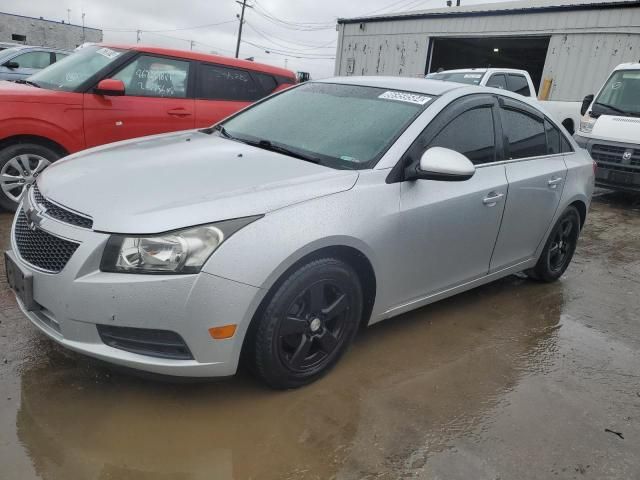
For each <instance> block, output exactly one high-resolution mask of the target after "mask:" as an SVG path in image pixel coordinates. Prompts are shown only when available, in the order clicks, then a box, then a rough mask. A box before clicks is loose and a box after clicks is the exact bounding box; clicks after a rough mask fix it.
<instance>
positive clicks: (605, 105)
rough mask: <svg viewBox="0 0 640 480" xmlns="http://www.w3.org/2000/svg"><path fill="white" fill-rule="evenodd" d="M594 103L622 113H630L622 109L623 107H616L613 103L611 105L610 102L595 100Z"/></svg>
mask: <svg viewBox="0 0 640 480" xmlns="http://www.w3.org/2000/svg"><path fill="white" fill-rule="evenodd" d="M594 105H598V106H600V107H604V108H608V109H609V110H612V111H614V112H616V113H621V114H622V115H629V112H627V111H625V110H622V109H621V108H618V107H614V106H613V105H609V104H608V103H602V102H595V103H594Z"/></svg>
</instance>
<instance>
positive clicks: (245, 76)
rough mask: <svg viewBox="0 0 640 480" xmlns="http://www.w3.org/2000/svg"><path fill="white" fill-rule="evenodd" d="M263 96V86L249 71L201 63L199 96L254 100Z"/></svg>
mask: <svg viewBox="0 0 640 480" xmlns="http://www.w3.org/2000/svg"><path fill="white" fill-rule="evenodd" d="M262 96H264V95H263V93H262V88H260V89H259V88H258V86H257V85H256V83H255V82H254V81H253V78H252V77H251V75H250V74H249V72H246V71H244V70H239V69H236V68H229V67H223V66H220V65H209V64H201V65H200V71H199V74H198V85H197V88H196V97H197V98H199V99H204V100H231V101H240V102H252V101H255V100H258V99H259V98H261V97H262Z"/></svg>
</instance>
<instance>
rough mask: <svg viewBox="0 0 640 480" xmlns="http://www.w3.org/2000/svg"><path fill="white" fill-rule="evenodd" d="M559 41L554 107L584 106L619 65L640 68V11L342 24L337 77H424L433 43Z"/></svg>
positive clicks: (553, 57)
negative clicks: (431, 40)
mask: <svg viewBox="0 0 640 480" xmlns="http://www.w3.org/2000/svg"><path fill="white" fill-rule="evenodd" d="M515 35H517V36H524V35H552V40H551V45H550V47H549V52H548V57H547V60H548V65H545V72H544V77H545V78H546V77H551V78H553V80H554V84H553V87H552V90H551V97H550V99H553V100H578V99H581V98H582V97H584V94H585V92H586V93H592V91H593V90H595V89H597V87H598V86H600V85H601V84H602V82H603V81H604V79H605V78H606V77H607V75H608V74H609V72H610V70H611V69H612V68H613V66H614V65H617V64H619V63H622V62H625V61H638V60H640V8H638V7H624V8H616V9H606V10H580V11H567V12H562V13H558V12H542V13H522V14H511V15H484V16H460V17H440V18H423V19H410V20H389V21H378V22H369V23H346V24H345V23H342V24H340V25H339V40H338V48H337V54H336V66H335V73H336V75H403V76H416V75H423V74H424V72H425V69H426V62H427V52H428V48H429V38H430V37H473V36H515Z"/></svg>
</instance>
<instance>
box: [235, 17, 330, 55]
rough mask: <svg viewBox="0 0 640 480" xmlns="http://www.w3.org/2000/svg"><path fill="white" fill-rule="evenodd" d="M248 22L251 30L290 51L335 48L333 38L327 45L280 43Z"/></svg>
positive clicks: (303, 51)
mask: <svg viewBox="0 0 640 480" xmlns="http://www.w3.org/2000/svg"><path fill="white" fill-rule="evenodd" d="M246 23H247V26H248V27H249V28H250V29H251V30H253V31H254V32H256V33H257V34H258V35H260V36H261V37H262V38H264V39H265V40H266V41H268V42H270V43H273V44H274V45H276V48H285V49H288V50H290V51H296V52H301V53H305V52H308V51H310V50H323V49H332V50H333V49H334V48H335V40H331V41H330V42H328V43H327V44H326V45H323V46H318V47H309V48H295V47H292V46H291V45H285V44H283V43H280V42H277V41H275V40H273V39H272V38H270V36H269V35H268V34H266V33H264V32H263V31H261V30H259V29H258V28H256V27H255V26H254V25H253V24H251V23H249V22H246ZM289 43H295V42H289ZM329 44H333V46H328V45H329Z"/></svg>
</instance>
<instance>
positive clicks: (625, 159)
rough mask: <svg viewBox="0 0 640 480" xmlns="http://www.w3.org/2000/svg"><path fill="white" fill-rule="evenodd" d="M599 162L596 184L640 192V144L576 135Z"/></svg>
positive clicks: (578, 140) (579, 143)
mask: <svg viewBox="0 0 640 480" xmlns="http://www.w3.org/2000/svg"><path fill="white" fill-rule="evenodd" d="M574 138H575V140H576V142H578V145H580V147H582V148H584V149H586V150H587V151H588V152H589V154H590V155H591V158H593V160H594V161H595V162H596V163H597V164H598V169H597V171H596V185H597V186H599V187H605V188H610V189H613V190H622V191H629V192H640V144H630V143H622V142H613V141H605V140H599V139H597V138H591V137H583V136H580V135H575V136H574Z"/></svg>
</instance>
